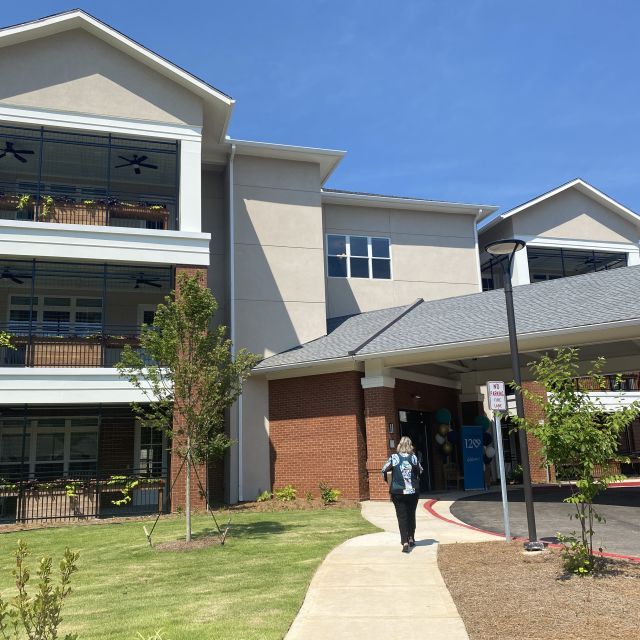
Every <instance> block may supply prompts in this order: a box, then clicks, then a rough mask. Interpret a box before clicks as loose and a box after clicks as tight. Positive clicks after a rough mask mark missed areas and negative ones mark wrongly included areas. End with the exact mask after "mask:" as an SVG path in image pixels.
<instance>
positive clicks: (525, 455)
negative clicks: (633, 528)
mask: <svg viewBox="0 0 640 640" xmlns="http://www.w3.org/2000/svg"><path fill="white" fill-rule="evenodd" d="M525 246H526V243H525V242H524V240H519V239H517V238H509V239H506V240H496V241H495V242H491V243H489V244H488V245H487V246H486V247H485V251H486V252H487V253H488V254H489V255H491V256H494V257H496V258H501V260H498V262H499V263H500V265H502V270H503V274H504V297H505V302H506V304H507V325H508V327H509V347H510V350H511V370H512V373H513V380H514V382H515V383H516V385H517V386H518V387H520V386H521V384H522V378H521V376H520V357H519V355H518V336H517V333H516V316H515V312H514V308H513V287H512V284H511V272H512V269H513V259H514V257H515V255H516V253H517V252H518V251H520V250H522V249H524V248H525ZM515 395H516V411H517V414H518V417H519V418H524V403H523V400H522V393H521V391H520V389H519V388H518V389H516V390H515ZM518 438H519V441H520V453H521V455H522V484H523V489H524V502H525V506H526V509H527V528H528V532H529V542H526V543H525V545H524V548H525V549H526V550H527V551H539V550H542V549H544V544H543V543H542V542H539V541H538V534H537V533H536V516H535V512H534V508H533V489H532V487H531V468H530V465H529V447H528V444H527V434H526V432H525V431H524V429H522V428H521V429H519V430H518ZM502 472H504V470H502V471H501V473H502Z"/></svg>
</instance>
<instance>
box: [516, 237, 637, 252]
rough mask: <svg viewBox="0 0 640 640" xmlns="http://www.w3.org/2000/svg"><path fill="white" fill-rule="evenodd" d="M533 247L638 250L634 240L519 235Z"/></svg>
mask: <svg viewBox="0 0 640 640" xmlns="http://www.w3.org/2000/svg"><path fill="white" fill-rule="evenodd" d="M518 238H519V239H520V240H524V241H525V242H526V243H527V245H531V246H532V247H550V248H556V247H557V248H559V249H560V248H562V249H590V250H593V251H612V252H614V251H617V252H621V253H626V252H628V251H629V250H630V249H635V250H637V248H638V245H637V244H634V243H633V242H609V241H606V240H576V239H572V238H545V237H544V236H520V235H519V236H518Z"/></svg>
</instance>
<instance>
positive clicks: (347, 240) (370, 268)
mask: <svg viewBox="0 0 640 640" xmlns="http://www.w3.org/2000/svg"><path fill="white" fill-rule="evenodd" d="M333 236H336V237H341V238H344V239H345V251H346V253H345V254H344V258H345V259H346V266H347V275H346V276H332V275H331V274H330V273H329V258H339V257H343V256H342V254H336V253H329V238H330V237H333ZM351 238H366V239H367V255H366V256H358V255H354V256H352V255H351ZM372 240H384V241H386V242H387V243H388V246H389V257H388V258H380V257H377V256H374V255H373V249H372ZM365 257H366V258H367V270H368V276H367V277H366V278H365V277H358V276H352V275H351V258H365ZM374 260H387V261H388V262H389V277H388V278H374V276H373V261H374ZM324 262H325V270H326V274H327V278H335V279H337V280H345V279H346V280H376V281H378V280H379V281H382V282H385V281H386V282H389V281H391V280H393V252H392V249H391V238H389V237H387V236H368V235H365V234H358V233H329V232H327V233H325V251H324Z"/></svg>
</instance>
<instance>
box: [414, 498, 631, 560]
mask: <svg viewBox="0 0 640 640" xmlns="http://www.w3.org/2000/svg"><path fill="white" fill-rule="evenodd" d="M438 502H440V501H439V500H436V499H435V498H430V499H429V500H426V501H425V503H424V505H423V506H424V508H425V510H426V511H427V512H428V513H430V514H431V515H432V516H434V517H435V518H438V519H439V520H443V521H444V522H447V523H449V524H455V525H456V526H458V527H464V528H465V529H471V530H472V531H478V532H479V533H484V534H486V535H490V536H496V538H502V539H504V535H503V534H501V533H496V532H495V531H487V530H486V529H480V527H474V526H473V525H470V524H465V523H464V522H458V521H457V520H452V519H451V518H447V517H445V516H443V515H442V514H440V513H438V512H437V511H436V510H435V509H434V505H435V504H436V503H438ZM511 539H512V540H515V541H516V542H527V541H528V540H527V538H519V537H513V538H511ZM544 545H545V546H546V547H551V548H552V549H562V545H561V544H557V543H555V542H545V543H544ZM594 555H597V556H602V557H603V558H612V559H613V560H628V561H629V562H638V563H640V557H638V556H627V555H623V554H619V553H607V552H606V551H603V552H600V551H596V552H595V554H594Z"/></svg>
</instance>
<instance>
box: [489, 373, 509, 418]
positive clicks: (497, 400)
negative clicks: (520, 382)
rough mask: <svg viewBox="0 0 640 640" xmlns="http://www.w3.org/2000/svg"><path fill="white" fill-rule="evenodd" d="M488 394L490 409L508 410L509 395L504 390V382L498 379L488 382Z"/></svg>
mask: <svg viewBox="0 0 640 640" xmlns="http://www.w3.org/2000/svg"><path fill="white" fill-rule="evenodd" d="M487 394H488V395H489V409H491V411H506V410H507V395H506V393H505V390H504V382H500V381H497V380H493V381H490V382H487Z"/></svg>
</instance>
